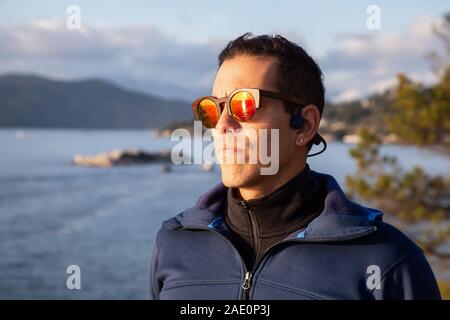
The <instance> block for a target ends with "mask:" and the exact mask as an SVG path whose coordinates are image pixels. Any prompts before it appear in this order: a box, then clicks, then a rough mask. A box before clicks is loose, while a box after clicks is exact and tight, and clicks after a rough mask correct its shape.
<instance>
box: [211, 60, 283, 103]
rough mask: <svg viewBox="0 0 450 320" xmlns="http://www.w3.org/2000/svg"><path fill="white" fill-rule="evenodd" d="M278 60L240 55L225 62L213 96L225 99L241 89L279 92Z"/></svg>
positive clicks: (217, 76)
mask: <svg viewBox="0 0 450 320" xmlns="http://www.w3.org/2000/svg"><path fill="white" fill-rule="evenodd" d="M277 68H278V59H277V58H276V57H270V56H249V55H240V56H236V57H234V58H232V59H229V60H226V61H224V62H223V64H222V66H221V67H220V68H219V70H218V71H217V74H216V78H215V81H214V87H213V92H212V94H213V95H214V96H216V97H224V96H226V95H228V94H229V93H230V92H232V91H233V90H236V89H240V88H259V89H266V90H273V91H275V90H277V70H278V69H277Z"/></svg>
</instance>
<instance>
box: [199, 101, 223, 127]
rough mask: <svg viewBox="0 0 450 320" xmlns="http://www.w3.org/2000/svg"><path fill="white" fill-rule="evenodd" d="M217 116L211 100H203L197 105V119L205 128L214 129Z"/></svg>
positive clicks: (217, 113)
mask: <svg viewBox="0 0 450 320" xmlns="http://www.w3.org/2000/svg"><path fill="white" fill-rule="evenodd" d="M219 116H220V115H219V111H218V109H217V106H216V104H215V103H214V101H212V100H211V99H203V100H201V101H200V102H199V103H198V107H197V117H198V120H200V121H202V123H203V125H204V126H205V127H206V128H214V127H215V126H216V124H217V121H218V120H219Z"/></svg>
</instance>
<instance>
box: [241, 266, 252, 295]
mask: <svg viewBox="0 0 450 320" xmlns="http://www.w3.org/2000/svg"><path fill="white" fill-rule="evenodd" d="M251 279H252V273H251V272H250V271H247V273H246V274H245V279H244V283H243V284H242V289H244V290H248V289H250V280H251Z"/></svg>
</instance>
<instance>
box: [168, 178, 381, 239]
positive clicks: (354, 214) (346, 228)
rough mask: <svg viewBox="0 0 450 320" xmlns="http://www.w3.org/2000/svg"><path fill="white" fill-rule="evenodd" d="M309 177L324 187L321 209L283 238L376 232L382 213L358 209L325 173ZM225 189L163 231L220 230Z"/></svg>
mask: <svg viewBox="0 0 450 320" xmlns="http://www.w3.org/2000/svg"><path fill="white" fill-rule="evenodd" d="M311 175H312V176H313V177H314V178H317V179H318V180H319V181H321V183H322V184H323V185H324V186H325V190H326V192H325V193H326V194H325V201H324V209H323V211H322V212H321V213H320V214H319V216H317V217H316V218H315V219H314V220H312V221H311V222H310V223H309V225H308V226H307V227H306V228H303V229H301V230H297V231H295V232H293V233H291V234H290V235H289V236H288V237H287V238H286V239H296V240H300V241H308V242H322V241H324V242H325V241H344V240H350V239H354V238H358V237H362V236H364V235H367V234H370V233H372V232H374V231H376V223H377V221H379V220H381V219H382V215H383V213H382V212H381V211H380V210H378V209H373V208H368V207H364V206H361V205H359V204H357V203H355V202H353V201H351V200H350V199H348V198H347V196H346V195H345V193H344V192H343V191H342V189H341V188H340V186H339V184H338V183H337V181H336V180H335V179H334V178H333V177H332V176H330V175H328V174H323V173H319V172H316V171H313V170H311ZM227 192H228V188H227V187H225V186H224V185H223V184H222V183H219V184H218V185H216V186H215V187H213V188H212V189H211V190H209V191H208V192H206V193H205V194H203V195H202V196H201V197H200V198H199V199H198V201H197V203H196V204H195V206H194V207H192V208H189V209H187V210H185V211H184V212H182V213H180V214H178V215H177V216H175V217H173V218H170V219H168V220H166V221H165V222H164V223H163V226H164V228H166V229H169V230H176V229H180V228H185V229H186V228H187V229H189V228H194V229H211V230H216V231H219V232H220V231H221V230H223V229H224V228H223V224H224V212H225V209H226V204H227Z"/></svg>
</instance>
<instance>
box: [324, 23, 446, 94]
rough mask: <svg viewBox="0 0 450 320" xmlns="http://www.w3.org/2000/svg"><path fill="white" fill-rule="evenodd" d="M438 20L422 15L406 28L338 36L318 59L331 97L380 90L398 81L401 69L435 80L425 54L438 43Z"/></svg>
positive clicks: (419, 76)
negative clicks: (398, 30)
mask: <svg viewBox="0 0 450 320" xmlns="http://www.w3.org/2000/svg"><path fill="white" fill-rule="evenodd" d="M436 23H437V21H435V20H433V19H432V18H431V17H427V16H423V17H418V18H417V19H415V20H414V21H413V22H412V23H411V25H410V27H409V28H408V30H407V31H405V32H397V33H383V32H382V31H379V32H373V33H368V34H356V35H355V34H351V35H341V36H340V37H338V38H337V40H338V41H337V48H335V49H333V50H330V51H329V52H328V53H327V55H325V56H324V57H323V58H322V59H321V60H320V61H319V62H320V63H321V65H322V68H323V71H324V73H325V80H326V81H325V84H326V86H327V89H328V92H329V98H331V99H332V100H342V99H346V98H347V97H352V98H353V97H354V95H355V94H356V93H357V92H358V93H359V95H360V96H365V95H367V94H370V93H375V92H380V91H382V90H385V89H387V88H389V87H392V86H393V85H395V83H396V81H395V76H396V75H397V74H398V73H405V74H407V75H409V76H411V77H412V78H413V79H415V80H417V81H420V82H424V83H428V84H429V83H431V82H433V81H435V80H436V78H435V76H434V75H433V74H432V73H431V72H430V68H431V65H430V62H429V61H427V59H426V55H427V53H429V51H430V50H433V49H437V48H438V47H439V42H438V40H437V39H436V37H434V35H433V32H432V27H433V24H436ZM328 80H329V81H328Z"/></svg>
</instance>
